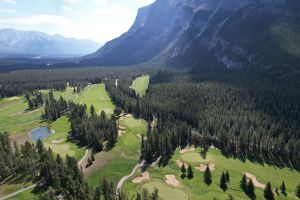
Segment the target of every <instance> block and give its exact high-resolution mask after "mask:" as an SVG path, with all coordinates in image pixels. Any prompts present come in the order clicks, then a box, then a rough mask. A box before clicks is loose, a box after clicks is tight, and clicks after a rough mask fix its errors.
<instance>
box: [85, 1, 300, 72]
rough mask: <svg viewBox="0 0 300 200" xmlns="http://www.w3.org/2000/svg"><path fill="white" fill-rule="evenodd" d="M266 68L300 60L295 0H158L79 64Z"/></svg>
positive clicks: (298, 10) (299, 8) (298, 9)
mask: <svg viewBox="0 0 300 200" xmlns="http://www.w3.org/2000/svg"><path fill="white" fill-rule="evenodd" d="M151 59H161V60H164V61H165V62H167V64H169V65H171V66H190V67H194V68H204V67H214V66H221V67H225V68H247V67H250V66H256V67H263V68H271V67H275V68H276V67H281V66H283V65H284V66H289V67H293V66H296V65H297V63H299V62H300V1H299V0H157V1H156V2H154V3H153V4H151V5H149V6H147V7H144V8H141V9H139V11H138V14H137V17H136V20H135V22H134V24H133V25H132V27H131V28H130V29H129V30H128V32H126V33H124V34H123V35H121V36H120V37H119V38H116V39H114V40H112V41H110V42H108V43H106V44H105V45H104V46H103V47H102V48H100V49H99V50H98V51H96V52H95V53H93V54H90V55H88V56H86V57H83V59H82V61H81V62H82V63H86V64H99V65H108V66H115V65H133V64H138V63H143V62H146V61H149V60H151Z"/></svg>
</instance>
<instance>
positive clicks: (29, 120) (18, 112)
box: [0, 97, 44, 135]
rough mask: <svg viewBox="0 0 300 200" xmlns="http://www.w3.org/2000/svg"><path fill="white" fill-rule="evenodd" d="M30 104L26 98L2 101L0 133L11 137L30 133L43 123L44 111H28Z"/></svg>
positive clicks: (0, 106)
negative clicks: (5, 133)
mask: <svg viewBox="0 0 300 200" xmlns="http://www.w3.org/2000/svg"><path fill="white" fill-rule="evenodd" d="M27 109H28V104H27V102H26V101H25V98H24V97H14V98H7V99H4V100H1V101H0V132H3V131H7V132H8V133H9V134H10V135H15V134H19V133H25V134H26V133H28V132H29V131H30V130H31V129H32V128H33V127H39V126H41V125H42V124H44V123H41V115H42V109H41V108H40V109H37V110H35V111H27Z"/></svg>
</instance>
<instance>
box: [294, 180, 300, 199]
mask: <svg viewBox="0 0 300 200" xmlns="http://www.w3.org/2000/svg"><path fill="white" fill-rule="evenodd" d="M295 195H296V196H297V197H298V198H299V199H300V183H299V184H298V185H297V187H296V191H295Z"/></svg>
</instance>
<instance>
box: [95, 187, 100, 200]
mask: <svg viewBox="0 0 300 200" xmlns="http://www.w3.org/2000/svg"><path fill="white" fill-rule="evenodd" d="M94 200H101V187H100V186H98V187H97V188H96V190H95V195H94Z"/></svg>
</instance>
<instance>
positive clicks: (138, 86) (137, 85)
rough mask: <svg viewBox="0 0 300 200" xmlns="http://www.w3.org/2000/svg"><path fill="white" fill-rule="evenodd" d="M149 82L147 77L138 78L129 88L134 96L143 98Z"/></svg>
mask: <svg viewBox="0 0 300 200" xmlns="http://www.w3.org/2000/svg"><path fill="white" fill-rule="evenodd" d="M149 80H150V76H149V75H145V76H141V77H138V78H136V79H134V80H133V82H132V85H131V86H130V87H131V88H132V89H134V90H135V92H136V94H138V95H139V96H144V95H145V93H146V90H147V89H148V86H149Z"/></svg>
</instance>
